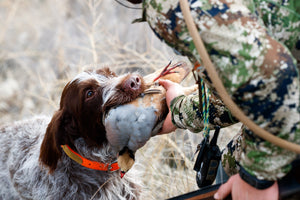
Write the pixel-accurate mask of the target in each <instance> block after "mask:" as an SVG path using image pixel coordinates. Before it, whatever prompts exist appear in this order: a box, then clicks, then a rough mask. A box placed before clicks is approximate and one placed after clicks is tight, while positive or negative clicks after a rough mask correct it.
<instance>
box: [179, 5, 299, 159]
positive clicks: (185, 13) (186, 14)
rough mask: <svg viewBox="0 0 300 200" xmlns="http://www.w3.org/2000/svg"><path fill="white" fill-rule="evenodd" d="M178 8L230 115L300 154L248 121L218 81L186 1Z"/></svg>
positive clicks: (254, 130) (296, 150) (294, 149)
mask: <svg viewBox="0 0 300 200" xmlns="http://www.w3.org/2000/svg"><path fill="white" fill-rule="evenodd" d="M180 7H181V10H182V14H183V16H184V19H185V22H186V25H187V27H188V30H189V33H190V35H191V36H192V38H193V41H194V44H195V46H196V49H197V51H198V53H199V55H200V57H201V60H202V62H203V65H204V67H205V69H206V71H207V73H208V76H209V78H210V80H211V81H212V82H213V85H214V87H215V88H216V90H217V92H218V94H219V95H220V97H221V98H222V100H223V102H224V104H225V105H226V106H227V108H228V109H229V110H230V111H231V113H232V114H233V115H234V116H235V117H236V118H237V119H238V120H240V121H241V122H243V123H244V125H246V126H247V127H248V128H249V129H250V130H251V131H253V132H254V133H255V134H256V135H258V136H259V137H261V138H263V139H265V140H267V141H269V142H271V143H273V144H275V145H277V146H279V147H281V148H284V149H287V150H290V151H293V152H296V153H298V154H300V145H298V144H295V143H292V142H289V141H286V140H283V139H281V138H279V137H276V136H274V135H272V134H271V133H269V132H268V131H266V130H264V129H263V128H261V127H259V126H258V125H256V124H255V123H254V122H253V121H252V120H250V119H249V118H248V117H247V116H246V115H245V114H244V113H243V111H242V110H241V109H240V108H239V107H238V106H237V105H236V104H235V103H234V102H233V101H232V99H231V98H230V96H229V95H228V93H227V91H226V89H225V87H224V85H223V83H222V81H221V80H220V78H219V76H218V74H217V71H216V69H215V68H214V66H213V64H212V62H211V60H210V58H209V56H208V53H207V51H206V49H205V47H204V45H203V42H202V40H201V37H200V35H199V32H198V30H197V28H196V25H195V23H194V21H193V18H192V15H191V11H190V6H189V4H188V1H187V0H180Z"/></svg>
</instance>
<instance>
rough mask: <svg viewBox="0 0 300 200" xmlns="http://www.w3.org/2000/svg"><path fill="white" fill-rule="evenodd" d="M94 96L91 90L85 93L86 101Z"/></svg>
mask: <svg viewBox="0 0 300 200" xmlns="http://www.w3.org/2000/svg"><path fill="white" fill-rule="evenodd" d="M94 94H95V92H94V91H92V90H88V91H87V92H86V98H87V99H89V98H91V97H93V96H94Z"/></svg>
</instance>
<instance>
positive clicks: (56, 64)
mask: <svg viewBox="0 0 300 200" xmlns="http://www.w3.org/2000/svg"><path fill="white" fill-rule="evenodd" d="M120 1H121V2H123V3H125V4H126V2H125V1H123V0H120ZM126 5H130V4H126ZM130 6H132V7H134V5H130ZM136 8H139V6H136ZM141 15H142V11H141V10H140V9H129V8H126V7H124V6H122V5H120V4H118V3H117V2H116V1H113V0H0V125H2V124H6V123H13V122H14V121H17V120H22V119H25V118H30V117H32V116H35V115H49V116H51V115H52V114H53V113H54V111H55V110H57V109H58V105H59V100H60V95H61V92H62V89H63V87H64V85H65V84H66V83H67V82H68V81H69V80H70V79H72V77H74V76H75V75H76V74H77V73H79V72H82V71H83V70H85V69H88V68H98V67H104V66H109V67H110V68H111V69H112V70H114V71H115V72H117V73H118V74H122V73H125V72H129V71H138V72H140V73H141V74H142V75H146V74H148V73H151V72H153V71H155V70H156V69H159V68H162V67H164V66H165V65H167V64H168V62H169V61H170V60H173V61H174V62H176V61H179V60H184V61H186V62H188V60H187V59H186V58H185V57H180V56H178V55H176V54H174V53H173V51H172V50H171V49H170V48H169V47H168V46H167V45H166V44H164V43H162V42H161V41H159V40H158V39H157V38H156V36H155V35H154V33H153V32H152V31H151V29H150V28H149V26H148V24H146V23H134V24H132V23H131V22H132V21H133V20H135V19H136V18H140V17H141ZM192 83H194V82H193V79H192V77H191V76H190V77H188V78H187V79H186V80H185V82H184V83H183V85H190V84H192ZM239 127H240V125H239V124H238V125H235V126H232V127H229V128H226V129H222V130H221V134H220V136H219V140H218V143H219V144H220V146H221V148H222V147H224V145H225V144H226V143H227V141H228V140H230V138H231V137H232V135H233V134H235V133H236V132H237V131H238V129H239ZM201 135H202V133H199V134H194V133H190V132H188V131H184V130H177V131H176V132H175V133H171V134H168V135H163V136H156V137H154V138H152V139H151V140H150V141H149V142H148V143H147V144H146V145H145V146H144V147H143V148H142V149H140V150H139V151H138V153H137V155H136V160H137V163H136V165H135V170H132V171H131V172H130V173H137V174H138V175H137V178H138V179H140V180H141V181H142V182H143V185H144V189H143V191H144V192H145V194H146V193H147V195H146V197H145V198H143V199H165V198H168V197H172V196H176V195H179V194H182V193H186V192H190V191H194V190H196V189H197V184H196V181H195V172H194V171H193V165H194V160H193V155H194V152H195V150H196V146H197V144H198V143H200V141H201V138H202V136H201Z"/></svg>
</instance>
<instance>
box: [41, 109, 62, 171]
mask: <svg viewBox="0 0 300 200" xmlns="http://www.w3.org/2000/svg"><path fill="white" fill-rule="evenodd" d="M63 121H64V112H63V111H62V110H59V111H57V112H56V113H55V114H54V115H53V117H52V120H51V122H50V123H49V125H48V127H47V130H46V134H45V136H44V140H43V142H42V145H41V149H40V158H39V159H40V162H41V163H42V164H44V165H45V166H47V167H49V170H50V171H49V172H50V173H52V172H53V171H54V170H55V169H56V166H57V162H58V160H59V159H60V157H61V155H62V151H61V147H60V145H62V144H63V143H64V141H63V140H64V139H63V137H64V127H63V124H64V122H63Z"/></svg>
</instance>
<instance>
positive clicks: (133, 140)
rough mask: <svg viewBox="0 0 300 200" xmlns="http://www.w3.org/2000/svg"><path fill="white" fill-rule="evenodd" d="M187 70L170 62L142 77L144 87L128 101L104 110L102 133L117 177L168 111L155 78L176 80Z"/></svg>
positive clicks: (131, 163) (132, 161) (125, 169)
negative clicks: (115, 156) (112, 153)
mask: <svg viewBox="0 0 300 200" xmlns="http://www.w3.org/2000/svg"><path fill="white" fill-rule="evenodd" d="M189 72H190V67H188V66H187V64H186V63H185V62H178V63H176V64H174V65H171V62H170V63H169V64H168V65H167V66H166V67H165V68H164V69H163V70H158V71H156V72H154V73H152V74H149V75H147V76H145V77H144V81H145V84H146V89H145V91H144V92H143V93H142V95H140V96H139V97H138V98H136V99H135V100H133V101H132V102H130V103H127V104H124V105H120V106H116V107H114V108H112V109H110V110H109V111H108V112H106V114H105V116H104V118H103V120H104V126H105V128H106V137H107V139H108V141H109V143H110V144H111V146H112V147H113V148H115V150H116V152H119V154H118V159H117V162H118V165H119V167H120V169H121V177H123V176H124V175H125V173H126V172H127V171H128V170H129V169H130V168H131V167H132V165H133V164H134V162H135V156H134V155H135V152H136V150H138V149H139V148H141V147H142V146H144V145H145V143H146V142H147V141H148V140H149V139H150V138H151V137H152V136H155V135H156V134H157V133H158V132H159V130H160V129H161V127H162V124H163V122H164V119H165V117H166V116H167V113H168V107H167V105H166V99H165V93H166V91H165V89H164V88H163V87H162V86H160V85H159V84H158V82H157V81H156V80H158V79H159V78H162V79H167V80H171V81H173V82H176V83H180V82H181V81H182V80H183V79H184V78H185V77H186V76H187V74H188V73H189ZM196 90H197V87H196V86H193V87H189V88H186V89H185V93H191V92H194V91H196Z"/></svg>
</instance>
